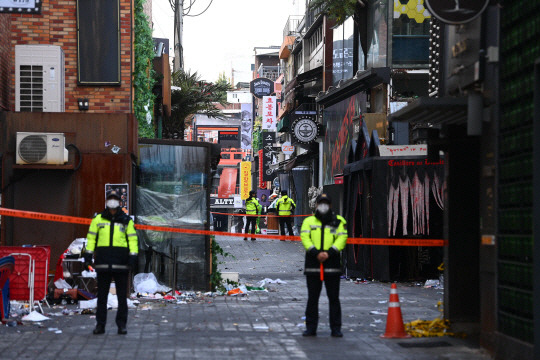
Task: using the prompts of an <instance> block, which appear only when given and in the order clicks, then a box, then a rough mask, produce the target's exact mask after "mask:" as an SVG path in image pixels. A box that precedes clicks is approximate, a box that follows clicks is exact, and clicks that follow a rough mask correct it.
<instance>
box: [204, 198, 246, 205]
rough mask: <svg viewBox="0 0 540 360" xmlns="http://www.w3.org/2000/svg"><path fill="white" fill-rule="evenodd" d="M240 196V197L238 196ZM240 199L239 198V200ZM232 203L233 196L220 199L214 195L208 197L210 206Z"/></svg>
mask: <svg viewBox="0 0 540 360" xmlns="http://www.w3.org/2000/svg"><path fill="white" fill-rule="evenodd" d="M238 198H240V197H238ZM241 201H242V200H240V202H241ZM233 205H234V198H232V197H231V198H225V199H220V198H216V197H211V198H210V206H211V207H231V206H233Z"/></svg>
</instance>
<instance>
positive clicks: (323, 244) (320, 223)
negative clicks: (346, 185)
mask: <svg viewBox="0 0 540 360" xmlns="http://www.w3.org/2000/svg"><path fill="white" fill-rule="evenodd" d="M316 204H317V208H316V210H315V215H312V216H309V217H307V218H306V219H305V220H304V222H303V223H302V229H301V231H300V238H301V239H302V244H303V245H304V248H305V249H306V260H305V270H304V274H305V275H306V280H307V289H308V301H307V307H306V330H305V331H304V333H303V334H302V335H303V336H315V335H317V324H318V321H319V296H320V294H321V289H322V284H323V282H324V285H325V287H326V294H327V296H328V301H329V303H330V304H329V305H330V330H331V335H332V336H333V337H342V336H343V334H342V332H341V304H340V302H339V281H340V275H341V256H340V252H341V251H342V250H343V249H344V248H345V244H346V243H347V222H346V221H345V219H344V218H343V217H341V216H339V215H336V214H335V213H334V212H333V211H332V210H331V208H330V207H331V201H330V198H329V197H328V195H326V194H324V193H323V194H321V195H319V196H318V197H317V200H316Z"/></svg>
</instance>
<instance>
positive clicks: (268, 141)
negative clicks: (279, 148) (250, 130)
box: [262, 132, 276, 181]
mask: <svg viewBox="0 0 540 360" xmlns="http://www.w3.org/2000/svg"><path fill="white" fill-rule="evenodd" d="M275 142H276V133H275V132H262V145H263V148H262V150H263V181H272V180H274V177H275V174H274V170H273V169H270V165H272V164H273V155H272V152H273V150H274V148H273V146H274V143H275Z"/></svg>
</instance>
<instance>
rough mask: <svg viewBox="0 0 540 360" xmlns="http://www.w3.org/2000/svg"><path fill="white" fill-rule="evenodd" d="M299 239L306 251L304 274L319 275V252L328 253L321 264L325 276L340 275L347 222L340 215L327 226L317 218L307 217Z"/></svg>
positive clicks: (345, 242)
mask: <svg viewBox="0 0 540 360" xmlns="http://www.w3.org/2000/svg"><path fill="white" fill-rule="evenodd" d="M300 239H302V245H304V248H305V249H306V263H305V270H304V274H306V275H315V274H320V263H319V261H318V260H317V255H318V254H319V252H321V251H326V252H328V259H327V260H326V261H325V262H324V263H323V267H324V273H325V274H327V273H328V274H336V275H338V274H341V257H340V252H341V251H342V250H343V249H344V248H345V245H346V244H347V221H346V220H345V219H344V218H343V217H342V216H340V215H335V217H334V219H333V220H332V221H330V222H329V223H328V224H324V225H323V223H322V222H321V221H320V220H319V219H317V217H315V216H314V215H313V216H309V217H307V218H306V219H305V220H304V222H303V223H302V228H301V229H300Z"/></svg>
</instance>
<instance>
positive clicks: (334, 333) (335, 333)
mask: <svg viewBox="0 0 540 360" xmlns="http://www.w3.org/2000/svg"><path fill="white" fill-rule="evenodd" d="M332 337H343V333H342V332H341V330H332Z"/></svg>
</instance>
